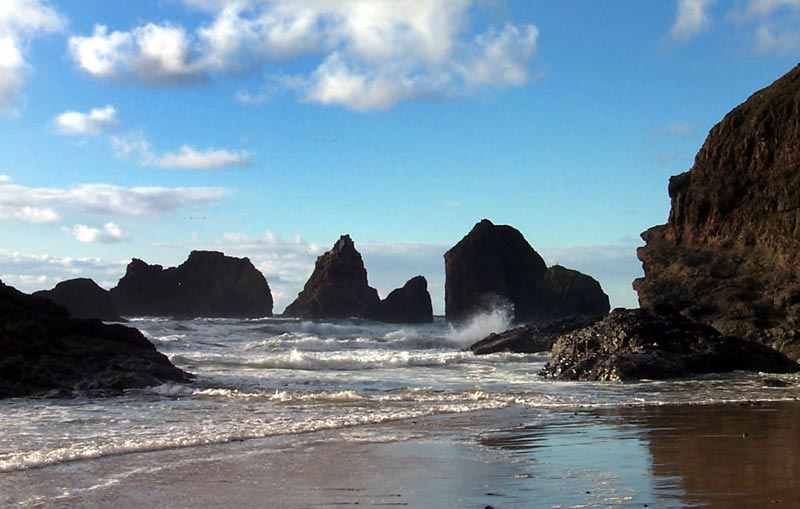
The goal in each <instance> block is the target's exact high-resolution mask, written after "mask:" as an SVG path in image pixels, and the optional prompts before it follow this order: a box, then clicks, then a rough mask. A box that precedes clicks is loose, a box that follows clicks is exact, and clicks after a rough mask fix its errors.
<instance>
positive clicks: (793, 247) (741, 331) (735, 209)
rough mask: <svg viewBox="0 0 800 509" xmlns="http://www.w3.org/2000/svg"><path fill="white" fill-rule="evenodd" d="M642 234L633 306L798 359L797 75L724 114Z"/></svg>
mask: <svg viewBox="0 0 800 509" xmlns="http://www.w3.org/2000/svg"><path fill="white" fill-rule="evenodd" d="M669 195H670V198H671V200H672V208H671V210H670V214H669V220H668V222H667V224H665V225H661V226H656V227H653V228H651V229H649V230H647V231H646V232H644V233H643V234H642V237H643V238H644V240H645V241H646V245H645V246H644V247H642V248H640V249H639V251H638V255H639V258H640V259H641V260H642V263H643V266H644V272H645V276H644V277H643V278H640V279H637V280H636V281H635V282H634V288H635V289H636V291H637V292H638V294H639V303H640V305H641V307H643V308H647V309H651V310H658V309H661V308H666V309H674V310H677V311H678V312H680V313H681V314H683V315H684V316H686V317H688V318H690V319H692V320H696V321H699V322H701V323H705V324H708V325H711V326H713V327H714V328H716V329H717V330H719V331H720V332H722V333H724V334H729V335H734V336H740V337H743V338H748V339H753V340H756V341H759V342H762V343H764V344H766V345H769V346H771V347H772V348H775V349H776V350H779V351H781V352H784V353H786V354H787V355H789V356H790V357H792V358H794V359H800V66H797V67H795V68H794V69H792V70H791V71H790V72H789V73H788V74H786V75H785V76H783V77H782V78H780V79H779V80H777V81H776V82H775V83H773V84H772V85H770V86H769V87H767V88H765V89H763V90H761V91H759V92H756V93H755V94H753V95H752V96H751V97H750V98H749V99H748V100H747V101H745V102H744V103H743V104H741V105H740V106H738V107H736V108H735V109H734V110H733V111H731V112H730V113H728V115H726V116H725V118H724V119H723V120H722V121H721V122H720V123H719V124H717V125H716V126H714V128H713V129H711V132H710V133H709V135H708V138H707V139H706V141H705V143H704V144H703V147H702V148H701V149H700V152H699V153H698V154H697V157H696V159H695V163H694V166H693V167H692V168H691V169H690V170H689V171H688V172H686V173H683V174H680V175H677V176H675V177H672V178H671V179H670V182H669Z"/></svg>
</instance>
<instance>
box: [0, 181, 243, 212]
mask: <svg viewBox="0 0 800 509" xmlns="http://www.w3.org/2000/svg"><path fill="white" fill-rule="evenodd" d="M229 194H230V190H228V189H223V188H214V187H177V188H166V187H119V186H114V185H110V184H83V185H79V186H75V187H71V188H68V189H60V188H49V187H26V186H21V185H17V184H14V183H12V182H10V181H6V182H2V181H0V219H19V220H22V221H26V222H52V221H57V220H58V219H59V212H58V211H59V210H67V211H78V212H86V213H92V214H99V215H104V216H109V215H112V216H138V217H158V216H161V215H164V214H168V213H171V212H174V211H176V210H178V209H179V208H181V207H186V206H192V205H204V204H208V203H211V202H215V201H218V200H220V199H222V198H223V197H225V196H227V195H229Z"/></svg>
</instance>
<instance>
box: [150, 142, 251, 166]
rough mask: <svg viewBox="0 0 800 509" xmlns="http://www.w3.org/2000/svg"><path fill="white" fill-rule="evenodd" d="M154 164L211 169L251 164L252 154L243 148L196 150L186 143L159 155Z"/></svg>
mask: <svg viewBox="0 0 800 509" xmlns="http://www.w3.org/2000/svg"><path fill="white" fill-rule="evenodd" d="M153 164H154V165H155V166H158V167H160V168H173V169H180V170H210V169H213V168H226V167H229V166H243V165H247V164H250V154H249V153H248V152H246V151H243V150H241V151H231V150H214V149H210V150H196V149H195V148H193V147H190V146H188V145H184V146H182V147H181V148H180V149H179V150H178V152H172V153H167V154H164V155H163V156H161V157H157V158H156V159H155V160H154V162H153Z"/></svg>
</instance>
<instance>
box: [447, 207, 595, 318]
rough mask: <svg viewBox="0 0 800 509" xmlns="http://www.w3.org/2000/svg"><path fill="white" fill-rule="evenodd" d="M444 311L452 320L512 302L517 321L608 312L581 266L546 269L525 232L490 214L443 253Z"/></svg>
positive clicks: (593, 283)
mask: <svg viewBox="0 0 800 509" xmlns="http://www.w3.org/2000/svg"><path fill="white" fill-rule="evenodd" d="M444 259H445V274H446V280H445V313H446V315H447V319H448V320H449V321H463V320H465V319H467V318H469V317H470V316H472V315H474V314H476V313H480V312H483V311H487V310H491V309H494V308H496V307H498V306H502V305H506V304H510V305H512V306H513V307H514V320H515V321H516V322H531V321H533V322H541V321H548V320H554V319H559V318H565V317H575V316H583V315H592V316H602V315H604V314H606V313H608V310H609V305H608V296H606V294H605V293H603V290H602V289H601V288H600V285H599V283H597V281H595V280H594V279H592V278H591V277H589V276H586V275H584V274H581V273H580V272H577V271H574V270H569V269H565V268H563V267H559V266H555V267H551V268H550V269H548V268H547V267H546V265H545V263H544V260H543V259H542V257H541V256H539V254H538V253H537V252H536V251H535V250H534V249H533V248H532V247H531V245H530V244H528V241H527V240H525V237H523V236H522V234H521V233H520V232H519V231H517V230H516V229H514V228H512V227H511V226H507V225H494V224H492V222H491V221H489V220H488V219H484V220H482V221H481V222H479V223H478V224H476V225H475V226H474V227H473V228H472V230H471V231H470V232H469V233H468V234H467V235H466V236H465V237H464V238H463V239H461V241H459V242H458V244H456V245H455V246H453V247H452V248H451V249H450V250H449V251H448V252H447V253H445V255H444Z"/></svg>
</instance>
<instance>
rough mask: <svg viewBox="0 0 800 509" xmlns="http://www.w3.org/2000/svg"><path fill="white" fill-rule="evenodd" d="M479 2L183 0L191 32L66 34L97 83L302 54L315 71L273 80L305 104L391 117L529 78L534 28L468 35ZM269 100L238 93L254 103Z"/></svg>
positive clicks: (153, 29) (188, 73)
mask: <svg viewBox="0 0 800 509" xmlns="http://www.w3.org/2000/svg"><path fill="white" fill-rule="evenodd" d="M478 2H479V0H428V1H425V2H417V3H415V4H414V6H413V8H409V3H408V2H407V1H405V0H340V1H337V2H331V1H326V0H294V1H291V2H289V1H285V0H235V1H223V0H184V4H185V5H187V6H189V7H191V8H194V9H199V10H200V11H202V13H203V14H205V15H208V16H210V20H208V21H207V22H206V23H202V24H201V25H200V26H199V27H198V28H196V30H195V31H194V32H193V33H192V34H191V35H190V34H189V33H187V31H186V30H185V29H183V28H182V27H179V26H174V25H170V24H162V25H155V24H152V23H148V24H146V25H143V26H140V27H137V28H134V29H133V30H131V31H130V32H109V30H108V28H106V27H105V26H102V25H98V26H96V27H95V31H94V33H93V34H92V35H91V36H87V37H72V38H71V39H70V48H71V53H72V56H73V58H74V59H75V61H76V62H77V63H78V65H79V66H80V67H81V68H82V69H83V70H85V71H86V72H88V73H89V74H92V75H94V76H96V77H120V76H132V77H135V78H138V79H139V80H140V81H149V82H153V83H161V84H171V83H175V82H180V81H181V79H175V78H185V77H198V76H200V75H203V74H205V73H212V72H225V73H243V72H253V71H256V70H260V69H261V68H263V66H264V65H265V64H266V63H267V62H276V61H282V60H287V59H293V58H298V57H303V58H309V59H310V61H311V62H316V64H314V66H315V68H314V69H313V70H311V71H309V72H308V73H305V74H300V75H297V76H288V77H286V76H282V77H281V78H280V79H278V80H276V81H277V82H279V83H280V84H282V85H283V86H284V89H282V90H284V91H285V90H287V89H288V90H291V91H294V92H297V94H298V96H299V98H300V99H301V100H303V101H306V102H315V103H319V104H324V105H337V106H343V107H346V108H350V109H353V110H359V111H363V110H372V109H377V110H386V109H389V108H391V107H393V106H394V105H395V104H397V103H399V102H402V101H405V100H408V99H413V98H419V97H427V96H453V95H462V94H468V93H471V92H472V91H473V90H474V88H475V87H499V88H502V87H510V86H520V85H522V84H524V83H526V82H527V81H528V80H529V79H530V70H529V67H530V60H531V58H532V56H533V54H534V52H535V51H536V39H537V36H538V29H537V28H536V27H535V26H534V25H530V24H526V25H520V26H516V25H506V26H505V27H503V28H500V29H497V28H492V27H488V28H485V29H479V30H477V31H476V30H475V29H474V27H473V26H472V25H471V24H470V19H469V14H470V10H471V9H472V8H473V7H474V6H475V5H477V3H478ZM267 98H268V96H267V95H266V94H250V93H247V92H239V93H238V94H237V95H236V99H237V100H238V101H239V102H242V103H246V104H260V103H262V102H264V101H265V100H266V99H267Z"/></svg>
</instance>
